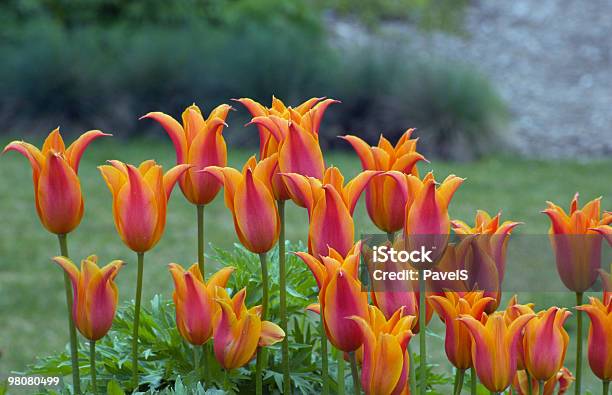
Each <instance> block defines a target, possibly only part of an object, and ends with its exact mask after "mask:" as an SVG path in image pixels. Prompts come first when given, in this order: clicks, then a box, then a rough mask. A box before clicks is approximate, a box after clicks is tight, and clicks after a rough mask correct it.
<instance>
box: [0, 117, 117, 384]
mask: <svg viewBox="0 0 612 395" xmlns="http://www.w3.org/2000/svg"><path fill="white" fill-rule="evenodd" d="M102 136H110V134H106V133H102V132H101V131H99V130H90V131H88V132H86V133H83V134H82V135H81V136H79V138H77V139H76V140H75V141H74V142H73V143H72V144H71V145H70V146H69V147H68V148H67V149H66V146H65V144H64V140H63V139H62V136H61V135H60V132H59V128H57V129H55V130H53V131H52V132H51V133H50V134H49V136H47V138H46V139H45V142H44V143H43V146H42V149H41V150H39V149H38V148H36V147H35V146H33V145H32V144H30V143H26V142H25V141H13V142H11V143H9V144H8V145H7V146H6V147H5V148H4V150H3V151H2V153H5V152H8V151H17V152H19V153H21V154H22V155H23V156H25V157H26V158H27V159H28V161H29V162H30V166H31V167H32V181H33V184H34V200H35V202H36V212H37V213H38V218H39V219H40V222H41V223H42V225H43V226H44V227H45V228H46V229H47V230H48V231H49V232H51V233H55V234H57V236H58V240H59V244H60V253H61V254H62V255H63V256H65V257H68V245H67V237H66V235H67V234H68V233H70V232H71V231H72V230H74V229H75V228H76V227H77V226H78V225H79V223H80V222H81V218H83V210H84V203H83V196H82V193H81V183H80V181H79V178H78V172H79V164H80V162H81V157H82V156H83V153H84V152H85V149H86V148H87V147H88V146H89V144H90V143H91V142H92V141H94V140H95V139H97V138H98V137H102ZM64 288H65V292H66V305H67V308H68V329H69V332H70V356H71V362H72V383H73V385H74V390H75V393H77V394H78V393H80V392H81V385H80V379H79V368H78V367H79V365H78V344H77V339H76V328H75V325H74V322H73V321H72V315H71V314H72V313H71V311H72V309H73V300H72V293H71V292H70V279H69V278H68V275H66V274H65V275H64Z"/></svg>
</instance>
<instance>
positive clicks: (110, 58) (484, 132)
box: [0, 0, 612, 376]
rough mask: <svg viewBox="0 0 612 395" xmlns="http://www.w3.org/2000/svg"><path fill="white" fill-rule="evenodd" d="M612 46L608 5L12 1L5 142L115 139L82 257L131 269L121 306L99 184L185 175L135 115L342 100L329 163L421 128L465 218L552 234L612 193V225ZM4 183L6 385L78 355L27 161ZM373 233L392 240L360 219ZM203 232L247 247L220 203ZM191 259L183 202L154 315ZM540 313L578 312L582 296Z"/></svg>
mask: <svg viewBox="0 0 612 395" xmlns="http://www.w3.org/2000/svg"><path fill="white" fill-rule="evenodd" d="M611 33H612V3H611V2H609V1H608V0H590V1H588V2H584V1H582V0H566V1H563V2H561V1H557V0H540V1H537V2H535V1H532V0H515V1H512V2H508V1H484V0H184V1H177V2H168V1H164V0H147V1H131V2H125V1H122V0H86V1H79V2H74V1H70V0H4V1H2V2H1V3H0V54H1V57H2V60H1V61H0V92H2V94H1V95H0V143H2V144H1V145H2V146H4V145H5V144H6V143H8V142H9V141H10V140H11V139H15V138H18V139H25V140H28V141H30V142H32V143H33V144H35V145H37V146H40V145H41V144H42V140H43V138H44V136H46V134H47V133H48V132H49V131H50V130H52V129H53V128H55V127H56V126H57V125H61V127H62V134H63V135H64V136H65V137H67V140H69V141H71V140H72V137H74V136H75V135H76V134H80V133H81V132H83V131H85V130H89V129H94V128H95V129H102V130H104V131H107V132H110V133H113V134H114V136H115V137H113V138H112V139H106V141H102V139H101V140H99V141H96V142H94V143H93V144H92V146H91V148H90V149H89V150H88V151H87V152H86V154H85V157H84V160H83V162H82V164H81V172H80V173H79V174H80V176H81V178H82V183H83V191H84V194H85V198H86V213H85V217H84V219H83V222H82V224H81V226H80V227H79V228H78V229H77V231H76V232H74V235H71V237H70V240H69V243H70V250H71V254H72V255H73V256H74V257H75V260H79V259H81V258H82V257H85V256H87V255H89V254H90V253H92V252H96V253H98V254H99V255H100V256H101V261H104V262H106V261H109V260H111V259H114V258H121V259H125V260H126V261H127V262H128V264H129V265H128V266H127V267H126V269H125V270H123V272H122V273H121V275H120V276H119V289H120V290H121V299H122V300H126V299H129V298H132V297H133V296H132V295H133V284H134V279H135V265H134V263H135V259H134V257H133V256H132V254H130V253H129V252H128V250H127V248H126V247H125V246H123V244H122V243H121V241H120V240H119V237H118V236H117V234H116V232H115V229H114V225H113V223H112V216H111V215H110V213H111V196H110V193H109V192H108V190H107V189H106V187H105V186H104V184H103V181H102V179H101V177H100V176H99V174H97V170H96V166H97V165H99V164H102V163H103V162H104V161H105V160H107V159H112V158H117V159H120V160H125V161H129V162H131V163H139V162H140V161H142V160H145V159H149V158H154V159H156V160H158V161H159V162H161V163H162V164H163V165H164V166H170V165H172V164H173V163H174V151H173V149H172V146H171V143H170V141H169V139H168V138H167V136H166V135H165V133H164V132H163V131H162V130H161V128H160V127H159V125H157V124H154V123H153V122H147V121H138V117H139V116H141V115H143V114H145V113H147V112H149V111H155V110H158V111H163V112H166V113H168V114H172V115H173V116H175V117H177V118H178V117H179V116H180V113H181V111H182V110H183V109H184V108H185V107H186V106H188V105H190V104H191V103H192V102H195V103H196V104H198V105H200V107H201V108H202V109H203V111H204V112H205V113H208V111H210V109H211V108H212V107H214V106H216V105H218V104H220V103H230V101H229V100H230V99H231V98H238V97H251V98H254V99H256V100H258V101H261V102H262V103H263V104H265V105H269V104H270V101H271V97H272V95H276V96H277V97H278V98H280V99H282V100H283V101H284V102H285V103H286V104H287V105H297V104H299V103H300V102H302V101H303V100H305V99H307V98H310V97H313V96H328V97H332V98H335V99H339V100H341V101H342V104H338V105H334V106H332V107H330V108H329V110H328V111H327V113H326V116H325V119H324V123H323V127H322V129H321V145H322V146H323V150H324V153H325V156H326V160H327V162H328V164H334V165H338V166H339V167H340V168H341V170H342V171H343V172H344V173H345V174H346V176H347V177H352V176H354V175H355V174H356V173H357V172H358V171H359V170H360V168H359V162H358V160H357V158H356V156H355V155H354V153H353V152H352V151H351V150H350V149H349V147H348V144H346V143H344V142H343V141H341V140H339V139H337V138H336V136H337V135H342V134H346V133H351V134H356V135H358V136H360V137H362V138H364V139H365V140H367V141H368V142H370V143H376V141H377V140H378V136H379V134H380V133H384V134H385V135H386V136H387V137H388V138H389V139H390V140H391V141H392V142H395V141H396V140H397V138H398V137H399V136H400V135H401V133H402V132H403V131H404V130H406V129H407V128H409V127H416V128H417V132H416V133H415V135H416V136H418V137H419V138H420V141H419V151H421V152H423V153H424V154H425V155H426V156H427V157H428V158H429V159H432V163H431V164H424V165H423V166H422V171H425V170H429V169H434V170H435V171H436V174H437V178H440V179H443V178H444V177H445V176H446V175H447V174H450V173H455V174H457V175H459V176H462V177H467V181H466V183H465V184H464V185H463V186H462V187H461V189H460V190H459V192H458V194H457V195H456V198H455V199H454V201H453V204H452V205H451V215H452V216H453V217H454V218H459V219H462V220H465V221H469V222H472V221H473V216H474V213H475V210H476V209H485V210H488V211H489V212H492V213H495V212H497V211H498V210H500V209H503V213H504V216H503V218H505V219H512V220H518V221H523V222H525V225H524V226H521V229H520V230H519V231H520V232H525V233H537V234H543V233H544V232H546V230H547V227H548V220H547V219H546V218H545V216H543V215H542V214H540V210H542V209H543V208H544V207H545V201H546V200H553V201H555V202H556V203H558V204H560V205H563V206H564V207H565V206H567V205H568V204H569V201H570V199H571V198H572V196H573V194H574V193H575V192H576V191H580V192H581V197H582V202H583V203H584V202H586V201H587V200H590V199H593V198H595V197H598V196H601V195H604V196H606V198H604V201H603V207H604V208H607V209H610V207H611V204H610V203H609V202H610V196H611V195H612V182H610V179H611V176H612V174H611V172H610V169H612V160H611V158H610V156H611V154H612V128H611V127H610V126H611V125H612V73H611V72H610V70H611V66H612V40H610V39H609V37H610V35H611ZM235 107H236V108H237V109H238V111H236V112H232V113H230V115H229V117H228V124H229V128H227V129H226V130H225V131H224V136H225V138H226V139H227V140H228V146H229V150H230V156H229V162H230V165H232V166H241V165H242V163H244V161H245V160H246V158H247V157H248V156H249V155H251V154H252V153H254V152H255V149H254V148H255V146H256V144H257V133H256V130H255V129H254V128H253V127H249V128H244V127H243V125H244V124H245V123H246V122H248V120H249V118H248V114H247V112H246V111H245V109H244V108H242V107H241V106H240V105H235ZM0 179H1V180H2V183H0V207H1V208H2V212H3V214H2V221H3V226H2V227H0V295H1V296H2V297H0V322H2V323H3V329H2V332H0V333H1V334H0V376H3V375H5V374H6V373H8V372H9V371H23V370H24V369H25V366H26V365H27V364H30V363H32V362H33V361H34V358H35V356H36V355H45V354H48V353H51V352H55V351H57V350H59V349H61V348H62V347H63V345H64V344H65V343H66V340H67V338H66V335H65V322H64V319H65V317H64V313H65V311H64V309H65V307H64V299H63V284H62V276H61V272H60V270H59V269H58V268H57V267H55V266H53V264H52V263H50V261H49V257H50V256H52V255H54V254H56V253H57V243H56V240H55V239H54V238H53V237H52V235H50V234H48V233H46V232H45V231H44V230H43V229H42V227H41V226H40V224H39V222H38V219H37V218H36V214H35V211H34V203H33V196H32V186H31V182H30V168H29V165H28V164H27V161H26V160H25V159H24V158H22V157H20V156H19V155H17V154H8V155H5V156H4V157H2V158H0ZM356 223H357V227H358V231H359V232H375V231H376V230H375V229H374V227H373V226H372V224H371V222H370V221H369V219H368V218H367V215H366V213H365V209H364V207H363V205H362V204H360V206H359V207H358V210H357V214H356ZM288 224H289V225H288V227H289V229H288V236H289V238H290V239H291V240H293V241H296V240H298V239H301V240H305V237H306V224H307V217H306V215H305V213H304V212H303V211H302V210H298V209H296V208H294V207H291V208H290V210H289V212H288ZM206 227H207V229H209V230H210V231H209V232H208V236H207V237H208V241H210V242H213V243H215V244H217V245H219V246H221V247H225V248H230V247H231V246H232V243H234V242H237V239H236V237H235V234H234V230H233V225H232V222H231V217H230V215H229V213H228V211H227V210H226V209H225V208H224V207H223V202H222V199H221V197H220V196H218V198H217V199H216V200H215V202H214V203H213V204H212V205H211V207H210V208H207V214H206ZM213 229H214V231H213ZM92 235H95V237H92ZM194 256H195V209H194V208H193V207H192V206H191V205H189V204H188V203H187V202H186V201H185V199H184V198H183V197H182V196H181V193H180V191H175V193H174V195H173V199H172V200H171V204H170V211H169V217H168V225H167V229H166V234H165V236H164V238H163V239H162V240H161V242H160V243H159V245H158V246H157V247H156V249H155V250H154V251H153V252H152V253H151V254H150V258H148V261H147V267H146V270H145V284H147V285H148V286H147V287H146V289H145V298H146V297H151V296H152V295H153V294H155V293H162V294H163V295H164V297H170V294H171V281H170V277H169V275H168V273H167V269H166V264H167V263H168V262H171V261H175V262H179V263H181V264H183V265H187V264H189V263H191V262H192V261H193V260H194ZM551 259H552V258H551ZM550 264H551V265H553V264H554V263H553V262H552V260H551V261H550ZM529 298H531V299H533V300H536V301H537V302H538V306H541V307H544V305H546V304H548V305H550V304H552V303H561V304H564V305H567V306H570V305H573V304H572V303H573V297H572V295H569V294H559V295H556V296H555V297H552V298H551V297H550V296H538V295H527V296H526V297H525V298H523V299H522V300H527V299H529ZM43 323H44V325H43ZM572 325H573V321H572V322H571V323H569V326H570V331H571V330H573V328H572ZM572 349H573V346H572ZM572 354H573V353H572ZM571 358H572V357H571V356H570V355H569V354H568V359H571ZM571 365H572V366H573V363H571Z"/></svg>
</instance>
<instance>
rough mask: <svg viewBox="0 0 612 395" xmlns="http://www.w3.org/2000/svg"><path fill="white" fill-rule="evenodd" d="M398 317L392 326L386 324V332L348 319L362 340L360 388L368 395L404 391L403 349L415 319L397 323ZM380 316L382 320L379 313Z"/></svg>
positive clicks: (406, 364)
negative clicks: (355, 327)
mask: <svg viewBox="0 0 612 395" xmlns="http://www.w3.org/2000/svg"><path fill="white" fill-rule="evenodd" d="M400 315H401V312H398V314H397V315H394V317H393V318H394V319H393V320H392V322H386V323H385V324H384V326H385V327H386V328H375V327H373V326H372V325H371V324H372V323H371V322H368V321H366V320H365V319H363V318H362V317H358V316H352V317H350V319H351V320H353V321H354V322H355V323H356V324H357V325H358V328H359V329H360V330H361V334H362V336H363V357H362V359H363V361H362V367H361V385H362V386H363V389H364V391H365V393H366V394H368V395H390V394H400V393H404V392H403V391H407V386H408V371H409V366H410V359H409V356H408V353H407V352H406V349H407V347H408V343H409V342H410V339H411V338H412V336H413V334H412V332H411V331H410V326H411V325H412V323H413V322H414V317H410V316H405V317H402V318H400V319H399V320H397V318H398V317H399V316H400ZM379 316H380V317H381V318H382V319H384V316H382V313H380V314H379ZM393 321H395V322H393ZM374 323H375V322H374Z"/></svg>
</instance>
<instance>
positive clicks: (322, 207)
mask: <svg viewBox="0 0 612 395" xmlns="http://www.w3.org/2000/svg"><path fill="white" fill-rule="evenodd" d="M378 174H379V173H378V172H376V171H371V170H368V171H364V172H362V173H360V174H358V175H357V176H356V177H355V178H353V179H352V180H351V181H349V182H348V183H346V184H344V176H343V175H342V173H341V172H340V170H338V168H336V167H330V168H328V169H327V170H325V175H324V177H323V180H322V181H321V180H318V179H316V178H314V177H305V176H303V175H301V174H297V173H288V174H285V173H283V174H282V175H283V177H284V179H285V184H286V185H287V189H288V190H289V194H290V195H291V197H292V199H293V200H294V201H296V202H298V204H299V205H301V206H303V207H306V209H307V210H308V216H309V222H310V225H309V228H308V250H309V252H310V253H311V254H313V255H314V256H326V255H327V253H328V251H329V250H328V249H329V247H331V248H333V249H334V250H336V251H337V252H338V253H340V255H342V256H346V255H347V254H348V252H349V250H351V248H352V247H353V242H354V238H355V225H354V221H353V217H352V215H353V211H354V210H355V206H356V205H357V201H358V200H359V196H360V195H361V193H362V192H363V190H364V189H365V187H366V186H367V184H368V183H369V182H370V180H371V179H372V178H373V177H375V176H377V175H378Z"/></svg>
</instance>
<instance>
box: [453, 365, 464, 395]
mask: <svg viewBox="0 0 612 395" xmlns="http://www.w3.org/2000/svg"><path fill="white" fill-rule="evenodd" d="M464 377H465V369H457V374H456V375H455V392H454V394H455V395H459V394H461V389H462V388H463V378H464Z"/></svg>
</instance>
